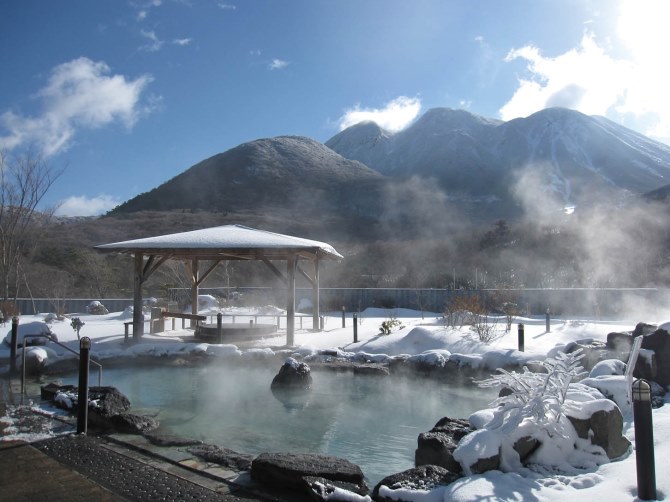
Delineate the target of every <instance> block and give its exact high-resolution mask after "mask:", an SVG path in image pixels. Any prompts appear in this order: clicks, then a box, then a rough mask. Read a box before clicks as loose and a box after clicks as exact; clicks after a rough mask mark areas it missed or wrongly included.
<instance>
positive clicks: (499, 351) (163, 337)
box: [0, 309, 670, 502]
mask: <svg viewBox="0 0 670 502" xmlns="http://www.w3.org/2000/svg"><path fill="white" fill-rule="evenodd" d="M205 313H206V312H205ZM231 313H233V312H231ZM234 313H235V314H236V315H238V316H242V315H245V314H253V312H251V311H247V310H244V309H236V310H235V311H234ZM76 316H77V317H79V318H80V319H81V321H82V322H84V325H83V327H82V328H81V336H87V337H89V338H91V339H92V342H93V346H92V355H93V357H96V358H98V359H101V360H103V361H104V359H105V358H107V357H135V356H137V355H143V356H151V355H156V356H160V355H166V354H168V355H170V354H172V355H179V354H186V353H193V352H198V353H206V354H208V355H211V356H212V357H222V358H226V357H231V358H237V357H243V356H244V355H245V354H250V353H253V354H254V355H255V356H257V355H258V354H261V355H262V354H267V355H272V356H274V354H275V353H276V352H277V351H278V350H280V347H282V346H283V345H285V343H286V335H285V333H283V332H280V333H279V334H277V335H276V336H271V337H268V338H265V339H262V340H259V341H257V342H255V343H254V345H253V346H245V347H237V346H233V345H209V344H206V343H195V342H188V340H186V341H184V339H183V338H182V337H188V336H191V333H192V332H191V331H188V330H181V329H178V330H175V331H170V330H168V331H166V332H164V333H161V334H154V335H150V334H146V335H145V336H144V338H143V340H142V341H141V342H140V343H138V344H133V345H126V344H124V343H123V342H124V326H123V322H125V321H128V320H129V315H128V314H127V313H119V312H116V313H110V314H107V315H95V316H94V315H87V314H77V315H76ZM390 318H394V319H398V320H399V321H400V322H401V324H402V327H397V328H395V329H394V330H393V331H392V332H391V333H390V334H388V335H380V333H379V328H380V325H381V323H382V322H383V321H387V320H389V319H390ZM43 319H44V316H43V315H40V316H22V317H21V324H22V325H23V324H27V323H29V322H38V321H42V320H43ZM639 321H644V322H649V323H656V324H660V323H662V322H663V320H662V319H635V320H628V321H617V320H607V321H606V320H597V321H596V320H589V319H582V320H580V319H570V320H567V319H556V318H554V319H552V322H551V331H550V332H546V330H545V319H544V317H542V318H516V319H514V324H513V325H512V330H511V331H510V332H509V333H507V334H505V335H504V336H501V337H500V338H498V339H496V340H495V341H493V342H491V343H489V344H485V343H482V342H480V341H478V340H477V338H476V336H475V335H474V333H473V332H472V331H470V330H469V328H468V327H467V326H466V327H461V328H445V327H444V325H443V322H442V318H441V316H438V315H437V314H426V313H424V315H423V316H422V315H421V313H419V312H416V311H409V310H403V309H397V310H393V311H390V310H384V309H367V310H366V311H364V312H362V313H361V314H360V316H359V325H358V340H359V341H358V343H353V329H352V319H351V315H349V316H348V317H347V320H346V327H345V328H342V327H341V322H342V321H341V313H339V312H338V313H334V314H332V315H331V316H327V317H326V321H325V330H324V331H323V332H316V333H313V332H311V331H308V330H298V331H297V332H296V334H295V344H296V346H297V348H296V349H295V350H293V351H292V352H293V353H297V354H300V355H302V356H308V355H311V354H315V353H317V352H318V351H319V350H321V349H337V350H338V353H339V354H340V355H342V356H343V357H349V358H352V359H356V358H361V357H364V358H365V359H368V360H378V361H384V360H385V359H387V358H389V357H391V356H396V355H401V354H407V355H410V356H417V357H423V358H425V359H426V360H434V361H438V362H439V361H444V360H447V359H450V358H455V359H457V360H459V361H465V362H467V364H472V365H475V366H479V367H481V368H491V369H492V370H493V369H495V367H497V366H501V365H503V364H505V363H508V362H511V361H513V362H519V361H528V360H532V359H544V358H545V357H546V356H547V355H548V354H552V353H555V352H556V349H557V347H561V346H565V345H566V344H568V343H570V342H575V341H580V340H586V339H593V340H599V341H605V340H606V337H607V334H608V333H610V332H612V331H630V330H632V329H633V328H634V326H635V324H636V323H637V322H639ZM518 323H523V324H524V325H525V352H523V353H520V352H518V351H517V350H516V349H517V324H518ZM310 324H311V323H310ZM168 325H169V323H166V327H169V326H168ZM500 325H501V326H504V321H503V320H502V319H501V320H500ZM177 326H181V322H180V321H179V320H178V321H177ZM10 327H11V326H10V324H9V323H7V325H6V326H5V328H6V332H9V331H10ZM50 327H51V330H52V331H53V332H54V333H55V334H56V335H57V336H58V340H59V341H60V342H62V343H65V344H67V345H69V346H71V347H72V348H73V349H77V348H78V342H77V335H76V332H75V331H74V330H73V329H72V327H71V325H70V320H69V319H66V320H64V321H54V322H52V323H51V324H50ZM306 327H311V325H309V326H307V325H306ZM147 331H148V330H147ZM32 350H36V351H43V352H42V354H41V356H40V357H46V359H47V363H50V362H53V361H56V360H59V359H61V358H65V357H71V356H70V355H69V353H67V352H66V351H64V350H63V349H61V348H59V347H58V346H55V345H53V344H50V345H48V346H47V347H41V348H35V349H32ZM363 354H366V355H365V356H363ZM8 357H9V347H8V346H7V345H6V344H1V345H0V359H2V360H7V358H8ZM439 418H441V417H435V420H436V421H437V420H438V419H439ZM624 420H625V423H624V435H625V436H626V437H628V438H629V439H630V440H631V442H633V444H634V441H635V438H634V430H633V424H632V417H631V415H630V412H629V411H627V410H624ZM653 420H654V441H655V448H656V465H657V469H656V479H657V487H658V496H659V499H665V498H666V496H667V494H669V493H670V478H668V477H666V476H663V475H662V472H663V471H662V469H663V467H662V466H664V465H666V461H668V462H670V406H668V405H666V406H664V407H662V408H660V409H656V410H654V411H653ZM556 463H557V464H560V462H556ZM636 486H637V481H636V464H635V453H634V452H632V453H631V454H630V455H628V456H627V457H625V458H623V459H621V460H619V461H616V462H611V463H605V464H603V465H600V466H596V467H592V468H588V469H581V470H579V469H578V470H574V469H572V470H570V472H567V471H561V470H554V471H553V472H548V471H547V472H541V473H538V472H534V471H530V470H527V469H521V470H520V471H518V472H507V473H503V472H500V471H491V472H488V473H486V474H482V475H476V476H471V477H467V478H463V479H461V480H459V481H457V482H455V483H453V484H452V485H450V486H449V487H448V488H447V489H442V490H435V491H432V492H421V491H414V492H412V493H411V494H407V493H404V494H401V493H396V495H398V496H401V495H402V497H403V500H422V501H423V500H431V501H433V500H458V501H474V500H524V501H526V500H531V501H532V500H566V499H572V500H585V499H587V498H590V499H592V500H595V499H597V498H599V499H603V500H605V499H606V500H607V501H608V502H614V501H618V500H622V501H623V500H635V499H636V494H637V487H636Z"/></svg>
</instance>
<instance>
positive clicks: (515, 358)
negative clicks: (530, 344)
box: [480, 349, 544, 371]
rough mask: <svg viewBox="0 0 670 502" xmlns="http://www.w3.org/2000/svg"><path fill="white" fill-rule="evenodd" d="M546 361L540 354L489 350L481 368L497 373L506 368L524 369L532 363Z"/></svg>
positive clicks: (510, 350) (483, 358)
mask: <svg viewBox="0 0 670 502" xmlns="http://www.w3.org/2000/svg"><path fill="white" fill-rule="evenodd" d="M542 359H544V356H542V355H540V354H531V353H528V352H519V351H518V350H514V349H508V350H500V349H498V350H489V351H488V352H485V353H484V354H483V355H482V358H481V363H480V367H481V368H487V369H490V370H491V371H495V370H497V369H498V368H504V367H505V366H508V367H509V366H517V367H522V366H525V365H527V364H529V363H530V362H532V361H538V360H542Z"/></svg>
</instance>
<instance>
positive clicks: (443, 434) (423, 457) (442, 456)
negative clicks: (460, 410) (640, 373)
mask: <svg viewBox="0 0 670 502" xmlns="http://www.w3.org/2000/svg"><path fill="white" fill-rule="evenodd" d="M473 430H474V429H473V428H472V427H471V426H470V424H469V422H468V421H467V420H463V419H459V418H449V417H444V418H442V419H441V420H440V421H439V422H437V423H436V424H435V427H433V428H432V429H431V430H430V431H429V432H423V433H421V434H419V438H418V441H417V443H418V447H417V449H416V451H415V453H414V465H416V466H417V467H418V466H421V465H437V466H440V467H443V468H445V469H448V470H450V471H451V472H456V473H460V472H461V471H462V468H461V465H460V464H459V463H458V462H456V460H454V457H453V453H454V450H455V449H456V447H457V446H458V442H459V441H460V440H461V438H463V437H464V436H465V435H467V434H469V433H470V432H472V431H473Z"/></svg>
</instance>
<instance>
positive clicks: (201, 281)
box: [198, 260, 221, 286]
mask: <svg viewBox="0 0 670 502" xmlns="http://www.w3.org/2000/svg"><path fill="white" fill-rule="evenodd" d="M219 263H221V260H216V261H215V262H214V264H213V265H212V266H211V267H209V268H208V269H207V271H206V272H205V273H204V274H202V275H201V276H200V278H199V279H198V286H200V284H202V283H203V281H204V280H205V279H207V277H209V274H211V273H212V272H214V269H215V268H216V267H217V265H218V264H219Z"/></svg>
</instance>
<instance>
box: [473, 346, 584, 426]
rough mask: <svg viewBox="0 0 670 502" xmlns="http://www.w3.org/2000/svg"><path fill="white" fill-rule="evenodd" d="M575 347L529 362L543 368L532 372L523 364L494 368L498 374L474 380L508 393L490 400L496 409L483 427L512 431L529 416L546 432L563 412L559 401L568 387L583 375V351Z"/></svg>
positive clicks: (563, 398) (563, 397)
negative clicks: (510, 368) (520, 368)
mask: <svg viewBox="0 0 670 502" xmlns="http://www.w3.org/2000/svg"><path fill="white" fill-rule="evenodd" d="M581 352H582V350H581V349H578V350H575V351H574V352H572V353H570V354H566V353H564V352H559V353H558V354H557V355H556V357H555V358H547V359H545V360H544V361H533V364H538V365H540V366H541V367H543V368H544V369H545V370H546V373H535V372H532V371H530V370H528V368H527V367H525V366H524V368H523V372H522V373H517V372H515V371H506V370H504V369H502V368H499V369H498V372H499V373H500V374H499V375H494V376H492V377H490V378H487V379H486V380H481V381H478V382H476V383H477V384H478V385H479V386H480V387H495V388H506V389H509V390H510V391H511V393H510V394H509V395H506V396H503V397H499V398H498V399H496V400H495V401H494V402H493V403H491V404H492V405H493V406H496V407H497V408H496V410H495V412H494V415H493V419H492V420H491V421H490V422H489V423H488V424H486V428H487V429H500V430H501V431H502V432H503V433H509V432H512V431H513V430H514V429H516V428H517V427H518V426H519V424H520V423H521V422H522V421H523V420H524V419H526V418H532V419H534V421H535V422H536V423H537V424H538V425H539V426H540V427H542V428H544V429H547V430H548V432H549V433H552V432H554V431H553V428H554V426H555V424H556V423H557V422H558V421H559V418H560V417H561V416H563V415H564V410H563V403H564V402H565V397H566V395H567V393H568V387H569V385H570V383H572V382H573V381H577V380H579V379H581V378H583V377H584V376H585V375H586V372H585V371H584V368H583V367H582V366H581V365H580V361H581V359H582V358H583V357H584V354H582V353H581Z"/></svg>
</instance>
